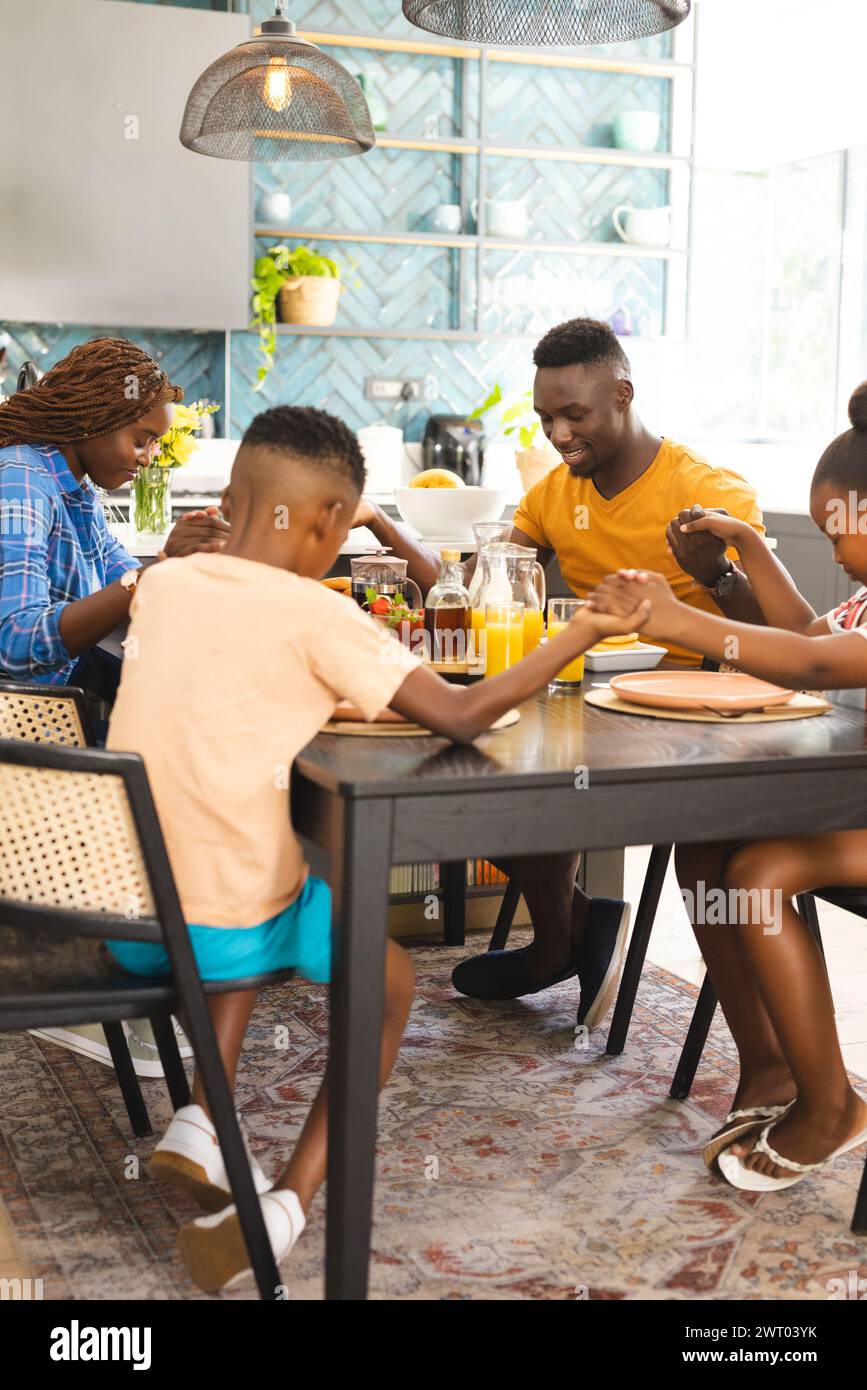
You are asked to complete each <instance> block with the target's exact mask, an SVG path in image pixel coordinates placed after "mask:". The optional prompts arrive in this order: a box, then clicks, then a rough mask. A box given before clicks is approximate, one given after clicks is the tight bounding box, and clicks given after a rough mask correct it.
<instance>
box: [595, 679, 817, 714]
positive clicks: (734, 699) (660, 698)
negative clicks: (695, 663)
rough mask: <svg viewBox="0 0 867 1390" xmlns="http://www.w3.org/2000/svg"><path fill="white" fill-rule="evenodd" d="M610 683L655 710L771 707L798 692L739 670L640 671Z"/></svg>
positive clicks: (632, 698) (639, 703)
mask: <svg viewBox="0 0 867 1390" xmlns="http://www.w3.org/2000/svg"><path fill="white" fill-rule="evenodd" d="M610 684H611V689H612V690H615V691H616V692H617V694H618V695H621V696H622V697H623V699H624V700H631V701H632V703H633V704H635V705H652V706H653V707H654V708H655V709H707V708H710V709H714V710H757V709H769V708H770V707H771V706H772V705H785V704H787V703H788V701H789V700H791V698H792V696H793V694H794V691H793V690H784V689H783V687H782V686H780V685H770V684H769V683H768V682H767V681H760V680H756V678H755V677H754V676H744V675H741V674H740V673H739V672H737V671H637V672H634V673H632V674H630V675H623V676H612V677H611V682H610Z"/></svg>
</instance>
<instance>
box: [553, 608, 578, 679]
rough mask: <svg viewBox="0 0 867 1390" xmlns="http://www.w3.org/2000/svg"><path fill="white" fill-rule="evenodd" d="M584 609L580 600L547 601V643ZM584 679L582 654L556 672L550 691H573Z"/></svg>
mask: <svg viewBox="0 0 867 1390" xmlns="http://www.w3.org/2000/svg"><path fill="white" fill-rule="evenodd" d="M583 607H584V600H583V599H580V598H552V599H549V600H548V641H549V642H550V641H552V640H553V638H555V637H556V636H557V634H558V633H560V632H562V631H563V630H564V628H567V627H568V626H569V624H570V623H571V621H572V619H573V618H574V617H575V614H576V613H577V612H578V610H579V608H583ZM583 679H584V653H583V652H582V653H581V655H580V656H576V657H575V659H574V661H570V662H569V664H568V666H564V667H563V669H562V671H558V672H557V674H556V676H555V677H554V679H553V680H552V682H551V685H550V689H551V690H575V689H576V688H577V687H578V686H579V685H580V684H581V682H582V680H583Z"/></svg>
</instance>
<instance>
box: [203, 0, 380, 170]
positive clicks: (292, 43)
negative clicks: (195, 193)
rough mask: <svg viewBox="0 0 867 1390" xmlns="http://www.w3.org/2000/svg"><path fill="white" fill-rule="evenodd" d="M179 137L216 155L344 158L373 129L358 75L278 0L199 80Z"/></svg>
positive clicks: (364, 146) (368, 141)
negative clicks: (304, 32) (306, 33)
mask: <svg viewBox="0 0 867 1390" xmlns="http://www.w3.org/2000/svg"><path fill="white" fill-rule="evenodd" d="M181 144H182V145H186V147H187V149H188V150H194V151H195V152H196V154H208V155H213V156H214V157H215V158H217V159H248V160H267V161H275V160H283V159H286V160H309V159H342V158H344V157H345V156H347V155H351V154H366V153H367V151H368V150H369V149H372V148H373V146H374V145H375V144H376V136H375V135H374V131H373V122H372V121H371V119H370V112H369V110H368V109H367V102H366V101H365V99H364V93H363V92H362V90H361V87H360V86H359V84H358V83H357V82H356V80H355V78H354V77H352V76H351V75H350V73H348V72H347V71H346V69H345V68H344V67H341V65H340V63H338V62H335V60H334V59H333V58H329V57H328V55H327V54H325V53H323V52H322V50H321V49H319V48H317V47H316V45H315V44H312V43H309V42H308V41H307V39H302V38H301V37H300V36H299V35H298V34H297V33H296V32H295V25H294V24H292V23H291V21H290V20H287V19H286V18H285V16H284V0H277V3H276V12H275V15H274V18H273V19H266V20H265V21H264V22H263V23H262V25H261V26H260V28H259V29H258V30H257V31H256V33H255V35H254V36H253V38H251V39H248V40H247V41H246V42H245V43H239V44H238V45H237V47H236V48H233V49H231V50H230V52H228V53H224V54H223V56H222V58H218V59H217V60H216V62H214V63H212V64H211V66H210V67H209V68H206V69H205V71H204V72H203V73H202V75H201V77H200V78H199V79H198V81H197V82H196V83H195V85H194V86H193V89H192V91H191V92H190V95H189V96H188V97H187V105H186V110H185V111H184V118H183V121H182V122H181Z"/></svg>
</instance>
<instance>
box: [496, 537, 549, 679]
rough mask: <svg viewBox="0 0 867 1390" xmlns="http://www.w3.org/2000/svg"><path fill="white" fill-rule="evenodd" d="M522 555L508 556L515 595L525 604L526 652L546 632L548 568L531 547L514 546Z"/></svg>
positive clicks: (531, 648) (533, 647)
mask: <svg viewBox="0 0 867 1390" xmlns="http://www.w3.org/2000/svg"><path fill="white" fill-rule="evenodd" d="M511 548H512V549H513V550H517V551H520V552H521V553H520V554H519V555H510V556H508V557H507V560H506V566H507V569H508V572H509V578H510V579H511V581H512V598H513V601H514V602H515V603H523V605H524V655H525V656H526V655H527V653H528V652H532V651H534V650H535V649H536V647H538V645H539V643H540V642H541V640H542V638H543V636H544V633H545V598H546V590H545V571H544V570H543V568H542V566H541V565H540V564H539V561H538V560H537V559H536V551H535V550H534V549H532V547H530V546H526V545H516V546H512V547H511Z"/></svg>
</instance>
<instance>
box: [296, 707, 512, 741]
mask: <svg viewBox="0 0 867 1390" xmlns="http://www.w3.org/2000/svg"><path fill="white" fill-rule="evenodd" d="M520 718H521V714H520V711H519V710H516V709H508V710H506V713H505V714H501V715H500V718H499V719H498V720H496V722H495V723H493V724H492V725H491V727H490V729H486V730H485V732H486V733H489V734H490V733H493V732H495V731H496V730H498V729H508V728H510V727H511V726H512V724H517V722H518V720H519V719H520ZM322 732H323V734H348V735H349V736H350V737H354V738H408V737H410V736H411V737H413V738H424V737H427V738H442V735H441V734H435V733H433V731H432V730H431V729H425V728H424V727H423V726H422V725H421V724H367V723H365V722H364V721H363V720H354V719H352V720H349V719H343V720H337V721H336V722H335V723H333V724H326V725H325V728H324V729H323V730H322Z"/></svg>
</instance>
